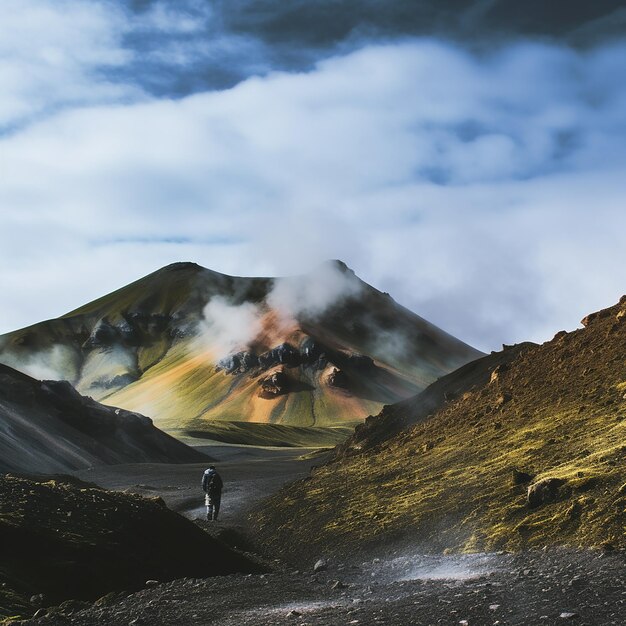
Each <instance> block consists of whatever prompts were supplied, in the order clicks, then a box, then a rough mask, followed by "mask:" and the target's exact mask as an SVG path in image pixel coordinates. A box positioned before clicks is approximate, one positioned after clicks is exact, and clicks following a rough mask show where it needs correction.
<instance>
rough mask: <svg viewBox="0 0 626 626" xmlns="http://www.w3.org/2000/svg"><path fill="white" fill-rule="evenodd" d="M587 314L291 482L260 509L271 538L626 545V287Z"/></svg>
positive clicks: (457, 547)
mask: <svg viewBox="0 0 626 626" xmlns="http://www.w3.org/2000/svg"><path fill="white" fill-rule="evenodd" d="M584 323H585V324H586V328H584V329H581V330H577V331H575V332H572V333H559V334H558V335H557V336H556V337H555V338H554V340H552V341H550V342H548V343H546V344H544V345H541V346H533V345H527V346H525V347H524V349H523V350H519V351H518V353H517V354H516V355H515V356H514V358H513V359H509V360H508V364H507V363H504V364H502V365H500V367H497V368H495V369H492V371H491V372H490V376H489V377H488V378H487V379H486V380H485V379H484V377H483V380H482V382H479V383H478V384H476V385H475V386H471V385H470V387H469V389H468V390H466V391H465V392H464V393H463V394H462V395H461V396H460V397H457V398H456V399H452V400H450V401H449V402H447V403H445V404H443V405H442V406H441V407H440V408H439V409H438V410H436V412H435V413H434V414H433V415H432V416H431V417H430V418H428V419H424V420H423V421H421V422H419V423H418V424H416V425H415V426H413V427H411V428H410V429H409V430H406V431H403V432H401V433H399V434H397V435H396V436H395V437H393V438H391V439H389V440H386V441H383V442H382V443H380V444H379V445H377V446H374V447H373V448H370V449H368V450H367V451H366V452H364V453H362V454H357V455H355V456H348V457H344V458H341V459H339V460H337V461H336V462H333V463H331V464H329V465H326V466H324V467H322V468H319V469H318V470H316V472H315V473H314V475H313V476H312V477H311V478H310V479H307V480H304V481H301V482H298V483H295V484H294V485H292V486H291V487H289V488H287V489H286V490H284V491H283V492H281V493H280V494H279V495H277V496H276V497H274V498H273V499H272V500H271V501H270V502H269V503H268V505H267V506H265V507H264V509H263V511H264V512H263V513H262V514H259V515H258V516H257V517H256V519H255V520H254V521H255V524H256V526H257V528H258V532H259V536H260V538H261V539H262V540H263V541H265V542H266V543H267V544H268V545H269V547H270V549H272V550H277V551H282V552H284V553H286V554H298V553H299V552H301V551H302V549H304V550H305V551H309V552H311V553H312V554H319V553H320V552H321V551H324V552H337V551H339V552H346V551H350V550H354V549H358V548H366V547H367V548H370V549H376V548H381V547H382V546H384V545H386V544H387V543H388V542H399V543H406V544H410V545H412V546H419V547H421V548H422V549H426V550H436V551H439V550H446V549H449V550H454V551H476V550H498V549H507V550H517V549H521V548H525V547H529V546H543V545H546V544H570V545H574V546H593V545H601V544H611V545H613V546H620V547H626V512H625V511H626V395H625V392H626V368H625V367H624V364H625V363H626V298H623V299H622V301H621V302H620V304H619V305H617V306H615V307H612V308H610V309H607V310H605V311H601V312H599V313H597V314H595V315H592V316H589V317H588V318H586V319H585V320H584ZM415 402H419V396H418V397H417V399H416V400H415ZM409 403H410V401H407V402H404V403H403V405H398V406H399V407H401V406H403V407H404V410H407V411H408V410H409V408H408V404H409ZM416 408H419V407H416ZM398 410H400V409H398ZM352 452H353V453H354V451H352ZM524 474H527V475H528V476H524ZM551 479H552V480H551ZM554 479H556V480H554ZM542 481H550V482H542ZM541 485H543V486H544V492H543V493H544V496H543V501H542V502H540V503H539V504H536V503H535V505H534V506H531V504H529V502H528V496H527V494H528V490H529V487H530V488H531V489H537V486H541ZM302 546H304V548H302Z"/></svg>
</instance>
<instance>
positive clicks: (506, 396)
mask: <svg viewBox="0 0 626 626" xmlns="http://www.w3.org/2000/svg"><path fill="white" fill-rule="evenodd" d="M512 399H513V396H512V395H511V394H510V393H502V394H500V395H499V396H498V397H497V398H496V401H495V407H496V408H500V407H502V406H504V405H505V404H506V403H507V402H510V401H511V400H512Z"/></svg>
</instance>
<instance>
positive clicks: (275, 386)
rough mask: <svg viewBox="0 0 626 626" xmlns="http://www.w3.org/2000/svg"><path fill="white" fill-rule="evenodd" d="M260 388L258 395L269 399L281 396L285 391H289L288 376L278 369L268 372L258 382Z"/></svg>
mask: <svg viewBox="0 0 626 626" xmlns="http://www.w3.org/2000/svg"><path fill="white" fill-rule="evenodd" d="M259 384H260V386H261V388H260V389H259V397H260V398H265V399H266V400H270V399H272V398H276V397H277V396H281V395H283V394H285V393H289V378H288V377H287V375H286V374H285V372H282V371H278V372H274V373H273V374H270V375H269V376H267V377H266V378H264V379H263V380H261V382H260V383H259Z"/></svg>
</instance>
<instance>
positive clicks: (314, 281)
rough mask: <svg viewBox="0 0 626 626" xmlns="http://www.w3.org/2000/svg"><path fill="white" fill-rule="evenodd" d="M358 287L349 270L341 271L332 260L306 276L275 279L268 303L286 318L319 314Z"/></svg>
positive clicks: (359, 285) (354, 291) (358, 283)
mask: <svg viewBox="0 0 626 626" xmlns="http://www.w3.org/2000/svg"><path fill="white" fill-rule="evenodd" d="M361 289H362V283H360V281H359V280H357V279H356V277H355V276H354V273H353V272H352V271H351V270H345V271H344V270H342V268H341V266H340V265H339V264H338V263H335V262H332V261H331V262H327V263H324V264H323V265H321V266H320V267H319V268H318V269H317V270H316V271H314V272H311V273H310V274H306V275H305V276H288V277H285V278H278V279H276V281H275V282H274V288H273V289H272V291H271V293H270V294H269V296H268V297H267V303H268V305H269V306H270V307H271V308H273V309H275V310H276V311H278V312H279V313H280V314H281V315H283V316H284V317H286V318H292V319H298V318H301V317H307V318H318V317H319V316H320V315H323V314H324V313H325V312H326V311H327V310H328V309H329V308H331V307H332V306H334V305H337V304H340V303H341V302H342V301H344V300H346V299H347V298H350V297H352V296H356V295H357V294H358V293H359V292H360V291H361Z"/></svg>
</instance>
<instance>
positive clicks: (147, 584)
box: [146, 579, 159, 587]
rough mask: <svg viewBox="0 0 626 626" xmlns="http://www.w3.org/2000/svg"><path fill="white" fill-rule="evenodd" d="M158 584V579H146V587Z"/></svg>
mask: <svg viewBox="0 0 626 626" xmlns="http://www.w3.org/2000/svg"><path fill="white" fill-rule="evenodd" d="M158 584H159V581H158V580H152V579H150V580H146V587H156V585H158Z"/></svg>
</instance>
